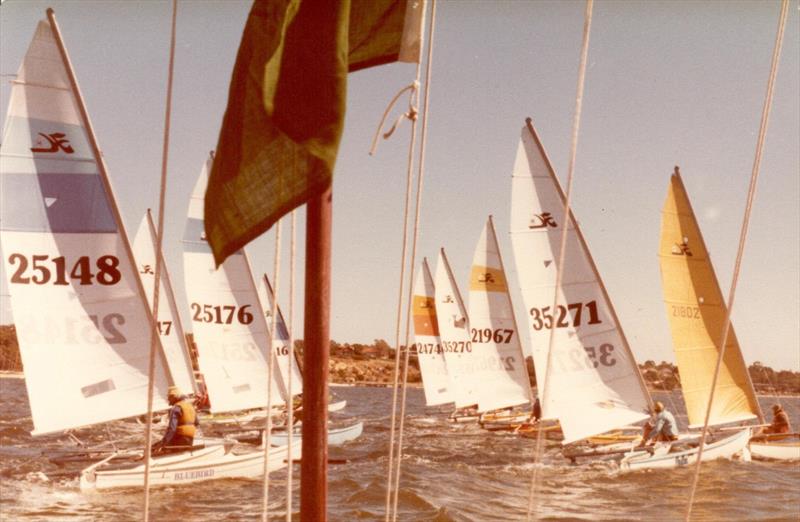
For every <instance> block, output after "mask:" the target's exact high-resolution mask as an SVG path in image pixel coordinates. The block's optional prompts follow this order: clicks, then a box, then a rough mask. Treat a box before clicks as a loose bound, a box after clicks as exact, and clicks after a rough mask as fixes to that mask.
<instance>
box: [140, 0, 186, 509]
mask: <svg viewBox="0 0 800 522" xmlns="http://www.w3.org/2000/svg"><path fill="white" fill-rule="evenodd" d="M177 17H178V0H172V28H171V34H170V44H169V66H168V73H167V102H166V107H165V108H164V144H163V149H162V154H161V184H160V186H159V194H158V230H157V231H156V270H155V280H154V289H153V306H152V315H151V316H150V360H149V365H148V369H147V371H148V373H147V376H148V377H147V425H146V434H145V454H144V522H148V520H149V519H150V464H151V459H152V456H151V452H152V449H153V393H154V387H155V373H156V350H157V349H158V346H159V344H160V343H159V338H158V322H157V321H158V301H159V289H160V286H161V270H162V268H163V267H162V265H163V263H162V256H161V248H162V245H163V240H164V206H165V200H166V193H167V160H168V158H169V130H170V116H171V113H172V83H173V82H172V81H173V76H174V72H175V34H176V26H177ZM164 369H165V370H166V372H167V375H169V368H168V367H165V368H164ZM171 383H172V379H170V384H171Z"/></svg>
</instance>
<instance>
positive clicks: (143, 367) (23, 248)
mask: <svg viewBox="0 0 800 522" xmlns="http://www.w3.org/2000/svg"><path fill="white" fill-rule="evenodd" d="M56 38H57V36H56V34H55V28H54V27H52V26H51V25H50V23H49V22H47V21H42V22H40V23H39V24H38V26H37V29H36V33H35V35H34V38H33V41H32V43H31V45H30V47H29V49H28V52H27V53H26V55H25V58H24V59H23V63H22V65H21V66H20V69H19V73H18V79H20V80H21V81H20V82H16V83H15V84H14V85H13V86H12V89H11V97H10V102H9V110H8V114H7V119H6V124H5V127H4V135H3V141H2V148H0V195H2V205H0V232H1V233H0V243H2V250H3V253H4V256H5V257H4V259H3V263H4V272H5V274H6V277H7V282H8V288H9V293H10V295H11V299H10V301H11V309H12V313H13V315H14V320H15V325H16V331H17V337H18V340H19V346H20V352H21V357H22V361H23V366H24V369H25V384H26V387H27V389H28V398H29V402H30V406H31V413H32V417H33V424H34V432H33V433H34V434H37V435H39V434H45V433H53V432H59V431H63V430H66V429H72V428H78V427H83V426H89V425H92V424H97V423H102V422H107V421H110V420H114V419H120V418H125V417H131V416H135V415H141V414H143V413H146V412H147V409H148V408H147V388H148V361H149V347H150V330H151V317H150V314H149V309H148V308H147V305H146V302H145V298H144V295H143V287H142V285H141V281H140V280H139V278H138V274H137V272H136V269H135V263H134V260H133V256H132V253H131V250H130V247H129V245H128V240H127V237H126V235H125V230H124V227H123V225H122V222H121V218H120V216H119V212H118V211H117V210H116V205H115V202H114V196H113V192H112V191H111V187H110V183H109V180H108V179H107V174H106V171H105V166H104V165H103V163H102V158H101V157H100V155H99V149H98V148H97V146H96V144H95V143H94V141H93V136H92V135H91V125H90V123H89V121H88V116H87V115H86V112H85V107H84V106H83V104H82V101H81V100H80V93H79V92H78V88H77V82H74V81H73V78H72V77H71V71H70V70H69V61H68V58H67V55H66V51H64V52H63V53H62V51H61V49H60V48H59V46H58V44H57V42H56ZM30 84H37V85H36V86H33V85H30ZM51 87H56V88H55V89H54V88H51ZM76 159H77V160H78V161H75V160H76ZM160 349H161V348H160V344H159V346H158V350H159V351H160ZM162 362H163V359H162V358H161V357H160V356H159V357H157V359H156V369H155V390H156V391H155V396H154V403H153V407H154V409H161V408H166V407H167V403H166V400H165V397H166V391H167V387H168V385H169V383H170V375H169V373H168V368H166V367H165V366H164V365H163V364H162Z"/></svg>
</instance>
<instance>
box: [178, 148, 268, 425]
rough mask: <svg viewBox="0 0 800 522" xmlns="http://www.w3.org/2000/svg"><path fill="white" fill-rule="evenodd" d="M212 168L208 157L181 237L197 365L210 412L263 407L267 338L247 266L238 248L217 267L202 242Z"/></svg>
mask: <svg viewBox="0 0 800 522" xmlns="http://www.w3.org/2000/svg"><path fill="white" fill-rule="evenodd" d="M210 168H211V159H209V160H208V161H207V162H206V164H205V165H204V166H203V170H202V172H201V173H200V178H199V179H198V180H197V184H196V185H195V187H194V191H193V192H192V198H191V201H190V202H189V213H188V214H189V217H188V220H187V224H186V232H185V235H184V238H183V263H184V269H183V272H184V277H185V279H186V297H187V300H188V301H189V307H190V309H189V312H190V317H191V319H192V331H193V333H194V340H195V342H196V343H197V352H198V365H199V366H200V371H201V372H202V374H203V377H204V379H205V383H206V386H207V387H208V395H209V399H210V402H211V411H212V412H224V411H237V410H244V409H249V408H261V407H266V405H267V376H268V371H267V357H268V355H269V344H270V342H269V341H270V340H269V333H268V331H267V323H266V320H265V318H264V311H263V309H262V308H261V302H260V301H259V299H258V293H257V291H256V286H255V282H254V281H253V276H252V273H251V271H250V263H249V262H248V260H247V256H246V254H245V252H244V250H239V251H238V252H236V253H235V254H233V255H231V256H230V257H228V258H227V259H226V260H225V262H224V263H222V265H221V266H220V267H219V269H217V268H216V265H215V263H214V256H213V254H212V253H211V248H210V247H209V246H208V243H207V242H206V240H205V232H204V226H203V200H204V198H205V192H206V186H207V184H208V172H209V170H210ZM277 379H278V378H277V376H276V377H274V378H273V379H272V388H271V393H272V403H273V404H277V403H278V401H279V400H280V399H281V395H280V388H279V387H278V380H277Z"/></svg>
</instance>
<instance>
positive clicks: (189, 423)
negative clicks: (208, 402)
mask: <svg viewBox="0 0 800 522" xmlns="http://www.w3.org/2000/svg"><path fill="white" fill-rule="evenodd" d="M175 406H178V407H179V408H180V409H181V416H180V418H179V419H178V429H177V430H175V434H176V435H181V436H183V437H190V438H194V433H195V431H196V428H195V421H196V419H197V413H195V411H194V406H192V403H191V402H189V401H187V400H182V401H180V402H177V403H175Z"/></svg>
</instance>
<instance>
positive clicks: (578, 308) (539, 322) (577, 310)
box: [530, 301, 602, 330]
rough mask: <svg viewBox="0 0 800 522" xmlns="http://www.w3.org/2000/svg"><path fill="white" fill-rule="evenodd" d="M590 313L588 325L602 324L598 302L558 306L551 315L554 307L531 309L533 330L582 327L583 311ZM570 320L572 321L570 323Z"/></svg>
mask: <svg viewBox="0 0 800 522" xmlns="http://www.w3.org/2000/svg"><path fill="white" fill-rule="evenodd" d="M584 308H586V310H587V311H588V313H589V320H588V321H587V322H586V324H600V323H601V322H602V321H601V320H600V316H599V314H598V313H597V302H596V301H589V302H588V303H570V304H568V305H567V306H563V305H558V306H556V312H555V313H551V310H552V307H551V306H545V307H544V308H535V307H534V308H531V310H530V314H531V319H532V321H533V329H534V330H541V329H542V328H547V329H550V328H553V325H555V327H556V328H567V327H569V326H580V325H581V320H582V319H583V317H584V316H583V309H584ZM570 312H571V313H570ZM570 319H572V321H571V322H570Z"/></svg>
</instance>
